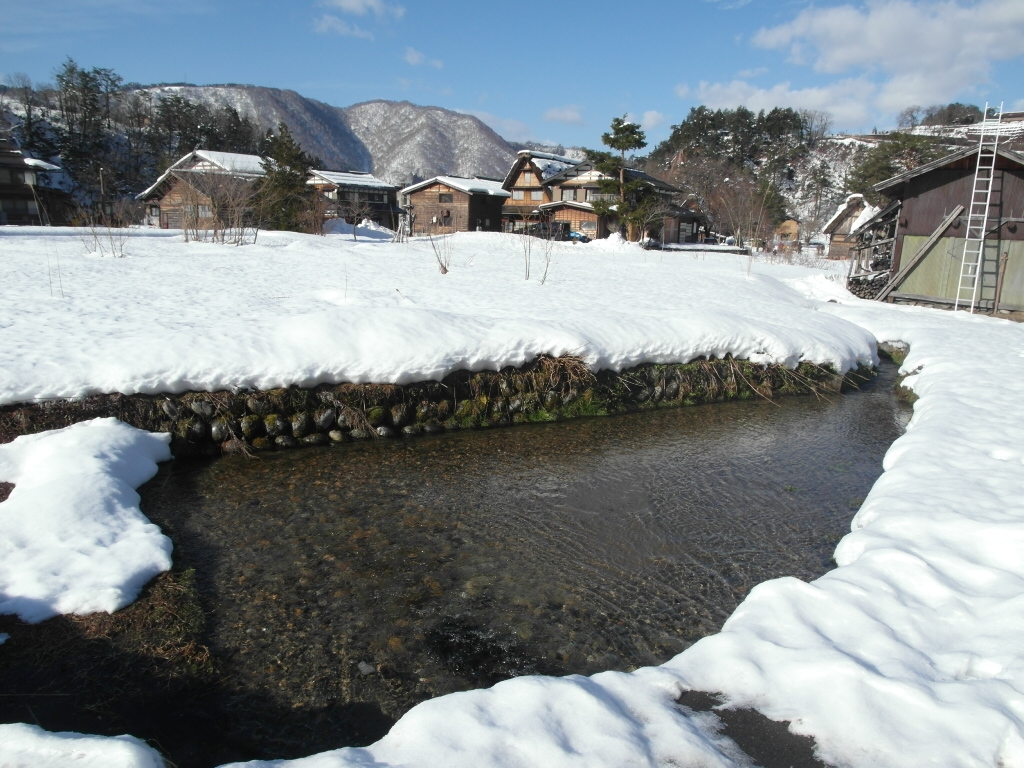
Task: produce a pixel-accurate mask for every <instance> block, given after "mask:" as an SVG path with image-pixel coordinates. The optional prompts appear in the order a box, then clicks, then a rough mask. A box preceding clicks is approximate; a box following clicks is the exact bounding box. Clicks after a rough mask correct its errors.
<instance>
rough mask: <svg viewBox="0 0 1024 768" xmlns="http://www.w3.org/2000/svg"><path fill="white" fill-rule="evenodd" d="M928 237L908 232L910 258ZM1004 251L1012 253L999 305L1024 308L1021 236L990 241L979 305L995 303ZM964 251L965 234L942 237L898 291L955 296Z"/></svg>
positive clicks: (906, 248)
mask: <svg viewBox="0 0 1024 768" xmlns="http://www.w3.org/2000/svg"><path fill="white" fill-rule="evenodd" d="M927 239H928V237H927V236H925V235H907V237H906V238H905V239H904V242H903V253H904V254H907V257H908V258H909V256H910V255H911V254H914V253H917V249H918V248H920V247H921V246H922V245H923V244H924V242H925V241H926V240H927ZM1004 252H1006V253H1008V254H1009V259H1008V261H1007V265H1006V274H1005V276H1004V278H1003V283H1004V284H1003V295H1002V297H1001V299H1000V301H999V306H1000V308H1003V309H1018V308H1019V309H1024V241H1020V240H995V239H990V240H988V241H986V243H985V255H984V261H983V266H982V280H981V291H980V293H979V295H978V301H979V305H980V306H981V307H983V308H985V307H989V308H990V307H991V306H992V302H993V300H994V299H995V293H996V280H997V278H998V274H999V259H1000V257H1001V255H1002V254H1003V253H1004ZM963 253H964V239H963V238H962V237H943V238H941V239H940V240H939V241H938V242H937V243H936V244H935V246H934V247H933V248H932V249H931V251H930V252H929V253H928V254H927V255H926V256H925V257H924V258H923V259H921V261H919V262H918V263H917V265H916V266H915V267H914V268H913V269H912V270H911V272H910V274H909V275H907V277H906V279H905V280H904V281H903V282H902V284H900V285H899V286H897V288H896V290H897V292H899V293H902V294H911V295H914V296H931V297H934V298H938V299H948V300H950V301H952V300H954V299H955V298H956V289H957V284H958V283H959V281H960V264H961V259H962V258H963Z"/></svg>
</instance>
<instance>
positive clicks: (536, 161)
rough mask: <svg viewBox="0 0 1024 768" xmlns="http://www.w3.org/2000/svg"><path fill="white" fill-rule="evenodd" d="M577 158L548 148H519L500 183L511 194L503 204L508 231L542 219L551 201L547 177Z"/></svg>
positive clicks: (569, 166) (504, 219)
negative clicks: (555, 153)
mask: <svg viewBox="0 0 1024 768" xmlns="http://www.w3.org/2000/svg"><path fill="white" fill-rule="evenodd" d="M578 162H579V161H578V160H574V159H573V158H571V157H563V156H562V155H552V154H550V153H548V152H534V151H533V150H530V149H523V150H520V152H519V154H518V155H517V157H516V160H515V162H514V163H512V167H511V168H510V169H509V171H508V173H507V174H506V175H505V180H504V181H503V182H502V185H501V186H502V188H503V189H505V190H506V191H508V192H509V193H510V194H511V196H510V197H509V198H508V199H507V200H506V201H505V204H504V206H502V212H501V219H502V228H503V229H504V230H505V231H506V232H519V231H522V230H523V229H525V228H526V226H527V224H528V223H529V222H531V221H540V220H542V219H543V218H544V213H543V212H542V210H541V206H542V205H545V204H546V203H551V202H552V196H551V195H552V191H551V187H550V186H548V184H547V181H548V179H550V178H551V177H552V176H554V175H556V174H558V173H560V172H562V171H564V170H566V169H568V168H571V167H573V166H574V165H576V164H577V163H578ZM566 220H568V219H566Z"/></svg>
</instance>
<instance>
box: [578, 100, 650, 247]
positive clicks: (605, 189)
mask: <svg viewBox="0 0 1024 768" xmlns="http://www.w3.org/2000/svg"><path fill="white" fill-rule="evenodd" d="M601 141H602V142H603V143H604V144H605V146H608V147H610V148H611V149H613V150H615V151H617V152H618V153H619V154H618V156H615V155H614V154H612V153H611V152H602V151H597V150H590V149H588V150H586V155H587V160H589V161H590V162H592V163H593V164H594V170H596V171H598V172H599V173H601V174H603V175H604V176H606V177H607V178H605V179H602V180H601V181H600V182H599V186H600V191H601V194H602V195H607V196H616V197H617V198H618V204H617V205H612V204H611V203H609V202H607V201H605V200H598V201H595V202H594V211H595V212H596V213H597V214H598V215H600V216H606V215H608V214H609V213H612V212H613V211H614V212H615V213H617V214H618V217H619V222H620V225H621V226H626V227H628V228H629V234H630V239H634V238H633V235H635V233H636V232H637V231H638V229H640V228H642V226H643V223H644V221H645V220H646V219H647V218H649V217H648V212H649V211H648V209H649V208H650V206H652V205H654V204H656V202H657V201H658V200H659V198H658V195H657V193H656V192H655V191H654V189H653V188H652V187H651V186H650V185H649V184H647V183H646V182H643V181H639V180H633V181H627V180H626V176H627V173H626V171H627V168H626V152H630V151H634V150H637V149H643V148H644V147H646V146H647V137H646V136H645V135H644V132H643V131H642V130H641V129H640V126H639V125H637V124H636V123H631V122H629V121H628V120H627V119H626V117H625V115H623V116H622V117H615V118H612V125H611V131H609V132H608V133H605V134H603V135H602V136H601ZM616 179H618V181H616Z"/></svg>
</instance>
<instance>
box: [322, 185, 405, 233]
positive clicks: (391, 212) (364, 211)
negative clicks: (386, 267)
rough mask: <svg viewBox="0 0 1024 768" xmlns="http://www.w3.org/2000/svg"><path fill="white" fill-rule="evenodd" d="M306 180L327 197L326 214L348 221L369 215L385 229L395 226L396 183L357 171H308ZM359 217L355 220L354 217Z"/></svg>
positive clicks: (396, 205) (350, 222)
mask: <svg viewBox="0 0 1024 768" xmlns="http://www.w3.org/2000/svg"><path fill="white" fill-rule="evenodd" d="M306 183H307V184H309V185H311V186H313V187H315V188H316V190H317V191H318V192H320V193H322V194H323V195H324V197H326V198H327V200H328V204H327V215H328V216H329V217H337V218H343V219H345V220H346V221H348V222H349V224H358V223H359V221H362V220H363V219H371V220H372V221H375V222H377V223H378V224H380V225H381V226H384V227H387V228H388V229H395V228H396V227H397V226H398V218H399V216H400V215H401V214H402V209H401V208H399V207H398V187H396V186H394V185H393V184H388V183H387V182H385V181H381V180H380V179H378V178H377V177H376V176H373V175H372V174H369V173H360V172H358V171H310V172H309V181H308V182H306ZM355 219H359V221H355Z"/></svg>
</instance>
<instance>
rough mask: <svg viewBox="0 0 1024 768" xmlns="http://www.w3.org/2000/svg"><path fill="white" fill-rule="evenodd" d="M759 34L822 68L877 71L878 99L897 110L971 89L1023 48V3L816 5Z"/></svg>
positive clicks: (759, 41) (875, 0)
mask: <svg viewBox="0 0 1024 768" xmlns="http://www.w3.org/2000/svg"><path fill="white" fill-rule="evenodd" d="M753 42H754V44H755V45H757V46H760V47H762V48H768V49H775V50H787V51H788V52H789V56H790V60H791V61H793V62H795V63H798V64H799V63H805V62H811V63H812V64H813V67H814V69H815V70H816V71H818V72H823V73H828V74H846V73H850V72H856V73H859V74H861V75H864V74H874V73H878V74H879V75H881V77H882V79H883V81H884V82H882V83H881V86H880V88H879V90H878V92H877V94H875V97H874V98H875V105H876V106H877V107H878V108H880V109H881V110H883V111H885V112H890V113H892V112H897V111H899V110H900V109H902V108H904V107H906V106H907V105H909V104H930V103H936V102H943V101H949V100H952V99H954V98H957V97H958V96H959V95H961V94H964V93H971V92H973V91H974V90H975V89H976V88H977V87H978V86H981V85H983V84H984V83H986V82H987V81H988V79H989V73H990V71H991V66H992V64H993V63H994V62H997V61H1007V60H1011V59H1015V58H1017V57H1020V56H1022V55H1024V3H1022V2H1020V0H980V1H979V2H969V1H967V2H965V1H963V0H945V1H944V2H931V1H930V0H917V1H916V2H915V1H914V0H872V1H869V2H867V3H866V4H865V5H858V6H854V5H849V4H847V5H840V6H835V7H831V8H823V7H811V8H806V9H804V10H803V11H801V12H800V13H799V14H797V16H796V17H795V18H794V19H793V20H792V21H790V22H788V23H786V24H781V25H779V26H776V27H772V28H764V29H761V30H760V31H759V32H758V33H757V34H756V35H754V38H753Z"/></svg>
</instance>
